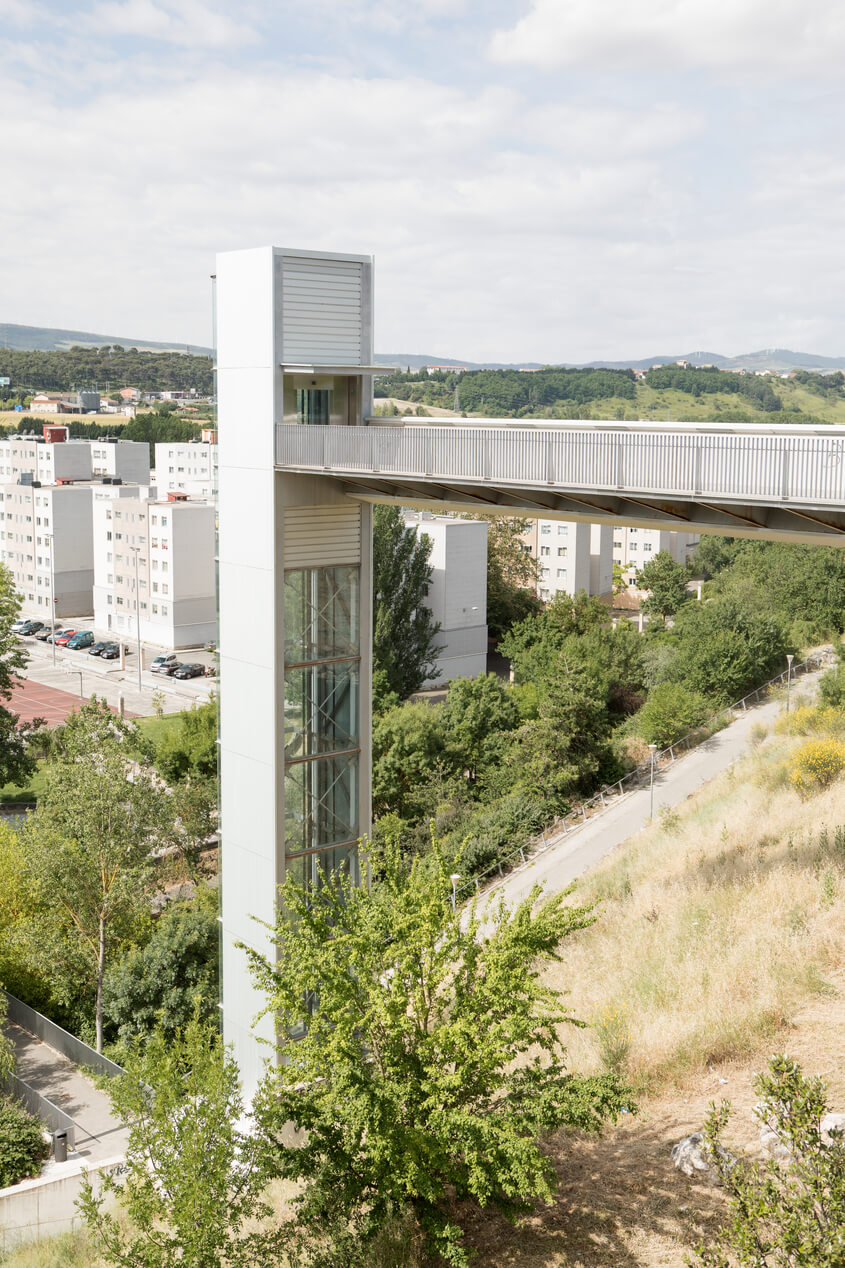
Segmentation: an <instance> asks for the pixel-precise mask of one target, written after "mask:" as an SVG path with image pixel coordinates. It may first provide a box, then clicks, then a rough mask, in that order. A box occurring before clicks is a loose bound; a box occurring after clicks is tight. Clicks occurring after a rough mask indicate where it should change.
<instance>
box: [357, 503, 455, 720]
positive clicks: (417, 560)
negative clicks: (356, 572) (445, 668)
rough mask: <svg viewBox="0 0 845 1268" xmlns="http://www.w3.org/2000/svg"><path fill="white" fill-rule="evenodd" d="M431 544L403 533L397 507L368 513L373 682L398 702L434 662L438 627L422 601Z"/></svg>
mask: <svg viewBox="0 0 845 1268" xmlns="http://www.w3.org/2000/svg"><path fill="white" fill-rule="evenodd" d="M430 557H431V538H430V537H427V536H426V535H425V533H419V534H418V533H416V532H415V531H414V529H413V528H407V527H406V526H405V522H404V520H403V518H402V512H401V510H400V508H399V507H398V506H376V507H374V508H373V677H374V680H375V681H376V685H377V687H378V689H379V691H380V692H381V693H384V692H386V691H387V692H394V693H395V694H396V696H398V697H399V699H400V700H405V699H407V697H408V696H410V695H411V694H412V693H413V692H414V691H418V690H419V688H420V687H421V686H422V685H423V683H424V682H425V680H426V678H428V676H429V675H430V674H431V673H432V672H433V670H434V667H435V665H436V662H437V657H436V652H435V639H436V637H437V632H438V630H439V629H440V626H439V625H438V624H437V622H436V621H435V620H434V617H433V615H432V613H431V609H430V608H428V607H426V605H425V598H426V595H427V594H428V588H429V586H430V584H431V578H432V574H433V570H432V567H431V565H430V563H429V559H430Z"/></svg>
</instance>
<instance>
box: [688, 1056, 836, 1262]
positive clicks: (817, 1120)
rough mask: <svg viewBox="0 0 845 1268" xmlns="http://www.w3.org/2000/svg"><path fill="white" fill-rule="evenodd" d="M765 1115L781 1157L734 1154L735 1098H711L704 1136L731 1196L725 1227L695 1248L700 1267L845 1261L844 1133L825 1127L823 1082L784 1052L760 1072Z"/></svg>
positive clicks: (758, 1083)
mask: <svg viewBox="0 0 845 1268" xmlns="http://www.w3.org/2000/svg"><path fill="white" fill-rule="evenodd" d="M754 1086H755V1091H756V1092H757V1095H758V1097H759V1103H758V1104H759V1108H758V1111H757V1112H758V1116H759V1117H760V1119H761V1121H762V1122H764V1123H765V1124H766V1125H767V1126H768V1127H769V1129H770V1130H771V1131H773V1132H774V1134H775V1135H776V1136H777V1137H778V1138H779V1140H780V1142H781V1144H782V1145H783V1146H784V1147H785V1149H786V1151H787V1156H786V1158H785V1160H784V1161H783V1162H782V1163H778V1162H775V1161H770V1162H765V1163H760V1162H751V1161H747V1160H745V1159H739V1160H737V1161H734V1160H733V1159H732V1158H731V1156H730V1154H729V1153H728V1152H727V1151H726V1150H725V1149H724V1146H723V1145H722V1135H723V1132H724V1129H725V1127H726V1126H727V1123H728V1121H729V1118H730V1103H729V1102H723V1103H722V1105H721V1107H720V1108H719V1109H717V1108H716V1107H715V1105H711V1108H710V1113H709V1115H708V1118H707V1122H706V1125H705V1130H704V1135H705V1140H706V1143H707V1148H708V1153H709V1156H710V1159H711V1163H712V1166H713V1167H714V1168H715V1170H716V1171H717V1173H718V1175H719V1177H720V1179H721V1181H722V1184H723V1186H724V1189H725V1193H726V1195H727V1199H728V1219H727V1222H726V1224H725V1225H724V1226H723V1228H722V1229H721V1231H720V1232H717V1233H716V1234H715V1235H711V1237H710V1238H709V1239H708V1242H707V1244H706V1245H701V1246H698V1247H697V1249H696V1254H695V1259H694V1261H693V1262H694V1263H695V1264H697V1265H700V1266H701V1268H735V1265H747V1266H748V1268H841V1265H842V1264H843V1263H845V1140H843V1134H842V1131H841V1129H839V1130H834V1131H832V1132H828V1131H825V1129H824V1127H823V1120H824V1118H825V1115H826V1114H827V1113H828V1109H829V1107H828V1104H827V1098H826V1089H825V1085H824V1083H823V1081H822V1080H821V1079H818V1078H808V1077H807V1076H806V1075H804V1074H803V1072H802V1070H801V1067H800V1066H799V1065H798V1064H797V1063H796V1062H795V1061H791V1060H790V1059H789V1058H788V1057H785V1056H776V1057H772V1059H771V1061H770V1062H769V1067H768V1070H767V1071H765V1072H764V1073H762V1074H759V1075H758V1076H757V1078H756V1079H755V1084H754Z"/></svg>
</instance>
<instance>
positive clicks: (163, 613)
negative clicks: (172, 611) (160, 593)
mask: <svg viewBox="0 0 845 1268" xmlns="http://www.w3.org/2000/svg"><path fill="white" fill-rule="evenodd" d="M161 615H162V616H167V607H166V605H165V604H163V603H162V605H161Z"/></svg>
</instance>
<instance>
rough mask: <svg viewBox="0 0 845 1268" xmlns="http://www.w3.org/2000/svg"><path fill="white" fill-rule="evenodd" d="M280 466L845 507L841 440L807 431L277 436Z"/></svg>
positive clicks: (448, 429)
mask: <svg viewBox="0 0 845 1268" xmlns="http://www.w3.org/2000/svg"><path fill="white" fill-rule="evenodd" d="M276 464H277V465H278V466H280V467H285V468H289V469H292V470H296V471H317V472H325V473H336V474H339V475H340V474H348V475H353V476H354V475H361V474H366V473H370V474H372V475H376V476H379V475H384V476H407V477H412V478H418V479H422V480H433V481H436V480H438V479H440V480H457V481H461V482H466V483H475V484H485V483H492V484H497V485H503V486H514V487H521V486H526V485H528V486H531V487H534V488H537V487H544V486H546V487H550V488H555V487H563V488H566V489H581V490H585V491H587V490H590V491H594V492H604V493H618V492H620V491H622V490H627V491H635V492H636V493H637V494H645V495H648V494H654V495H661V494H671V495H673V496H675V497H678V496H680V497H690V498H697V497H707V496H710V497H717V498H734V499H739V500H741V501H744V502H765V503H767V504H772V503H775V504H777V503H781V502H792V503H796V502H798V503H800V502H806V503H812V504H822V505H824V504H837V505H839V504H841V503H842V502H843V501H845V437H844V436H842V435H840V434H838V432H837V433H832V434H831V435H819V434H817V433H815V432H813V433H810V432H809V431H808V429H806V428H804V429H802V428H783V429H782V430H779V431H778V432H777V433H776V434H769V433H768V432H760V431H759V430H757V431H751V430H749V432H748V433H747V434H743V433H742V432H741V431H740V430H737V431H730V432H717V433H705V432H701V431H696V430H695V429H688V430H685V429H684V427H683V425H682V424H681V425H679V428H678V430H677V431H666V430H655V431H649V430H645V429H644V430H642V431H637V430H634V429H631V428H630V427H629V428H614V425H613V423H607V424H606V427H602V426H601V425H600V426H599V427H596V426H592V427H590V428H586V427H579V426H578V425H577V424H569V425H567V424H565V423H561V424H558V425H554V426H549V427H536V426H534V427H530V428H529V427H526V428H520V427H514V426H512V425H508V426H492V427H491V426H486V425H479V426H475V425H467V424H463V425H461V426H428V425H415V426H395V425H394V426H390V425H378V426H370V427H304V426H294V425H291V424H286V425H281V424H280V425H277V427H276Z"/></svg>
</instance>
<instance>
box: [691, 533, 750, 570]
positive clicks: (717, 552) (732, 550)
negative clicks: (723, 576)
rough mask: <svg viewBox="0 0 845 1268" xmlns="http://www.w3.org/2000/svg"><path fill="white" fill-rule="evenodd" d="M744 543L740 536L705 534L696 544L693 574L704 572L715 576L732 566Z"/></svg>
mask: <svg viewBox="0 0 845 1268" xmlns="http://www.w3.org/2000/svg"><path fill="white" fill-rule="evenodd" d="M744 544H745V543H744V542H743V541H742V540H741V539H740V538H738V537H721V536H719V535H718V534H716V533H707V534H705V535H704V536H703V537H702V538H701V541H700V542H699V543H698V545H697V546H696V548H695V554H694V555H693V557H692V560H691V563H690V567H691V570H692V572H693V574H695V573H703V575H704V576H705V577H715V576H716V574H717V573H720V572H721V571H722V570H723V569H724V568H729V567H730V565H731V564H732V563H733V562H734V560H735V559H736V557H737V555H738V554H739V553H740V551H741V549H742V547H743V545H744Z"/></svg>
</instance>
